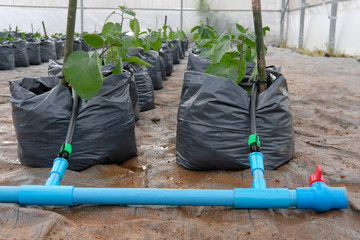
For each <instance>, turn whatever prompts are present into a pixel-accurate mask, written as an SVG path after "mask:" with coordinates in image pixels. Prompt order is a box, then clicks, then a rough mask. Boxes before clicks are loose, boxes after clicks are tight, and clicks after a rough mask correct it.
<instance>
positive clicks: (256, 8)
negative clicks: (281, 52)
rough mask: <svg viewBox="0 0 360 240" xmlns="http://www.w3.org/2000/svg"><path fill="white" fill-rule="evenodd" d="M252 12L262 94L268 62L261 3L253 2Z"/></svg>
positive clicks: (256, 0) (260, 91)
mask: <svg viewBox="0 0 360 240" xmlns="http://www.w3.org/2000/svg"><path fill="white" fill-rule="evenodd" d="M252 10H253V16H254V27H255V35H256V52H257V65H258V71H259V77H260V80H261V82H258V91H259V93H262V92H263V91H265V90H266V88H267V86H266V62H265V48H264V38H263V28H262V19H261V1H260V0H252Z"/></svg>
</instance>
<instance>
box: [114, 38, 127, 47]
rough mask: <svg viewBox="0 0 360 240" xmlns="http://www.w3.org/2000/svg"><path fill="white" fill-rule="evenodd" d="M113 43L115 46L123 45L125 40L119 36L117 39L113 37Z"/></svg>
mask: <svg viewBox="0 0 360 240" xmlns="http://www.w3.org/2000/svg"><path fill="white" fill-rule="evenodd" d="M111 45H113V46H115V47H123V46H124V42H123V41H122V40H121V39H119V38H115V39H113V42H111Z"/></svg>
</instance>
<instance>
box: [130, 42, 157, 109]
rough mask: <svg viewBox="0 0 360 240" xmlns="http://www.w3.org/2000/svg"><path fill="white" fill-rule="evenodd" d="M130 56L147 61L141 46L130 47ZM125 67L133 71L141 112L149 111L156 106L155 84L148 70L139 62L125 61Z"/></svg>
mask: <svg viewBox="0 0 360 240" xmlns="http://www.w3.org/2000/svg"><path fill="white" fill-rule="evenodd" d="M127 55H128V56H136V57H139V58H141V59H142V60H144V61H146V58H145V55H144V49H143V48H141V47H134V48H129V49H128V52H127ZM124 67H125V68H130V70H131V71H132V72H133V75H134V78H135V82H136V87H137V93H138V97H139V106H140V112H144V111H148V110H151V109H154V108H155V95H154V86H153V83H152V80H151V78H150V76H149V73H148V70H147V68H146V67H145V66H144V65H141V64H138V63H136V64H135V63H128V62H124Z"/></svg>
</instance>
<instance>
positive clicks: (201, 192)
mask: <svg viewBox="0 0 360 240" xmlns="http://www.w3.org/2000/svg"><path fill="white" fill-rule="evenodd" d="M263 159H264V156H263V155H262V154H261V153H258V152H254V153H252V154H250V156H249V160H250V165H251V174H252V175H253V177H254V180H253V188H235V189H233V190H221V189H213V190H206V189H151V188H75V187H74V186H59V183H60V181H61V179H62V176H63V174H64V172H65V170H66V168H67V166H68V163H67V161H66V160H65V159H63V158H57V159H55V160H54V165H53V168H52V170H51V172H50V175H49V178H48V180H47V182H46V184H45V185H22V186H20V187H8V186H0V202H6V203H9V202H13V203H19V204H23V205H64V206H73V205H75V204H108V205H114V204H116V205H192V206H200V205H201V206H233V207H235V208H289V207H297V208H312V209H315V210H317V211H327V210H330V209H340V208H347V206H348V196H347V191H346V189H343V188H331V187H328V186H326V184H325V183H324V182H321V181H315V182H314V183H313V184H312V185H311V186H310V187H307V188H296V190H289V189H287V188H266V182H265V179H264V173H265V170H264V163H263Z"/></svg>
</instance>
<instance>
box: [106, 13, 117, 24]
mask: <svg viewBox="0 0 360 240" xmlns="http://www.w3.org/2000/svg"><path fill="white" fill-rule="evenodd" d="M113 14H115V11H112V12H111V13H110V14H109V16H107V17H106V19H105V21H104V23H106V22H107V20H109V18H110V17H111V16H112V15H113Z"/></svg>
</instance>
